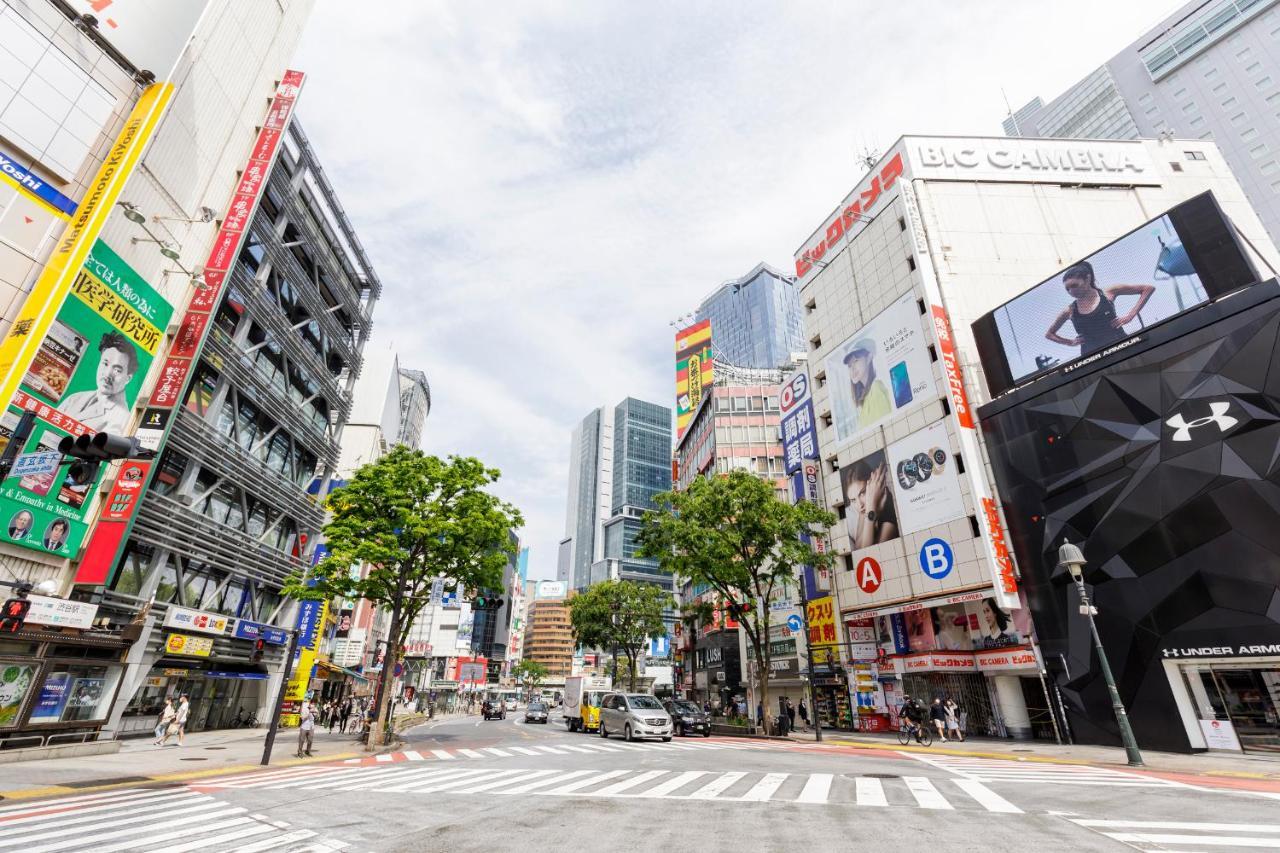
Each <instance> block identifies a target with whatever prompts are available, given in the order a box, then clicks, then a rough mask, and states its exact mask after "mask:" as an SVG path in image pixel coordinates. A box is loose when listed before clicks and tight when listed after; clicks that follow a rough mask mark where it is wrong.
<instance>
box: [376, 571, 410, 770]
mask: <svg viewBox="0 0 1280 853" xmlns="http://www.w3.org/2000/svg"><path fill="white" fill-rule="evenodd" d="M396 593H397V595H396V598H395V600H394V601H393V602H392V603H391V629H390V630H389V631H388V632H387V651H386V654H384V655H383V657H382V672H380V673H379V674H378V675H379V678H378V715H377V718H376V719H375V720H374V727H373V729H372V731H370V732H369V742H368V744H367V747H368V748H369V749H370V750H372V749H376V748H377V747H379V746H382V744H383V743H384V742H385V738H384V736H383V735H384V731H385V729H386V727H387V721H388V720H389V719H390V717H391V698H392V697H391V681H392V678H393V677H394V673H395V667H396V663H397V662H398V659H399V657H400V611H401V609H402V608H403V607H404V587H403V585H401V586H400V587H399V588H397V590H396Z"/></svg>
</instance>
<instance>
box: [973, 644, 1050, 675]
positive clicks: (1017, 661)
mask: <svg viewBox="0 0 1280 853" xmlns="http://www.w3.org/2000/svg"><path fill="white" fill-rule="evenodd" d="M973 657H974V660H975V661H977V664H978V669H980V670H982V671H983V672H1008V671H1010V670H1017V669H1038V668H1039V666H1038V664H1037V663H1036V653H1035V652H1034V651H1033V650H1032V648H1031V647H1030V646H1012V647H1010V648H1007V649H987V650H985V651H981V652H974V653H973Z"/></svg>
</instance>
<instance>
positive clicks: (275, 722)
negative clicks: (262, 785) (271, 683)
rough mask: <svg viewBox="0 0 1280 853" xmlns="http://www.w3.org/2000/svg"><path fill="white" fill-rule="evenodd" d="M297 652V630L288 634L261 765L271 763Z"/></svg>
mask: <svg viewBox="0 0 1280 853" xmlns="http://www.w3.org/2000/svg"><path fill="white" fill-rule="evenodd" d="M297 651H298V629H297V628H294V629H293V630H292V631H290V632H289V651H287V652H286V653H285V656H284V676H283V677H282V678H281V679H280V690H279V691H278V692H277V693H276V701H275V705H273V706H272V708H271V726H270V728H268V729H267V739H266V741H265V742H264V743H263V744H262V764H263V766H264V767H265V766H266V765H268V764H270V763H271V749H272V747H274V746H275V745H276V731H277V729H279V728H280V714H281V712H282V711H283V709H284V694H285V691H287V690H288V689H289V671H290V670H291V669H293V656H294V654H295V653H296V652H297Z"/></svg>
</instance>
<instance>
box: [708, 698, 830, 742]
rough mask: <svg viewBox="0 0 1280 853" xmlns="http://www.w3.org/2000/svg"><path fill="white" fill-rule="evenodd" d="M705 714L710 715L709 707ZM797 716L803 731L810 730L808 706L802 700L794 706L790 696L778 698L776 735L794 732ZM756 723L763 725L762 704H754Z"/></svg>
mask: <svg viewBox="0 0 1280 853" xmlns="http://www.w3.org/2000/svg"><path fill="white" fill-rule="evenodd" d="M707 713H708V714H709V713H711V710H710V707H709V706H708V708H707ZM797 715H799V717H800V723H801V724H802V725H803V726H804V730H805V731H808V730H809V729H810V725H809V706H808V705H806V704H805V703H804V699H803V698H802V699H801V700H800V704H799V705H796V704H795V703H793V702H792V701H791V697H790V696H779V697H778V733H779V734H781V735H783V736H786V735H788V734H790V733H791V732H794V731H796V730H797V729H796V716H797ZM756 721H757V723H758V724H759V725H760V726H764V725H765V718H764V703H762V702H757V703H756Z"/></svg>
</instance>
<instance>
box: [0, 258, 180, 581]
mask: <svg viewBox="0 0 1280 853" xmlns="http://www.w3.org/2000/svg"><path fill="white" fill-rule="evenodd" d="M172 314H173V309H172V307H171V306H170V305H169V303H167V302H165V301H164V300H163V299H162V298H160V295H159V294H158V293H156V292H155V291H154V290H153V289H152V288H151V286H150V285H149V284H147V282H146V281H144V280H143V279H142V277H141V276H139V275H138V274H137V273H136V272H134V270H133V269H132V268H131V267H129V266H128V265H127V264H126V263H125V262H124V261H123V260H121V259H120V257H119V256H118V255H116V253H115V252H113V251H112V250H111V249H110V247H108V246H107V244H106V243H103V242H102V241H101V240H99V241H98V242H97V243H96V244H95V245H94V246H93V249H92V251H91V252H90V253H89V255H88V256H87V258H86V259H85V263H84V267H83V268H82V269H81V270H80V273H79V275H77V276H76V278H75V281H74V282H73V283H72V285H71V294H70V296H69V297H68V298H67V299H66V301H65V302H64V303H63V305H62V309H61V310H60V311H59V312H58V315H57V317H56V318H55V319H54V320H53V322H52V323H51V324H50V325H49V328H48V332H47V333H46V335H45V337H44V339H43V340H42V341H41V342H40V345H39V346H38V347H37V348H36V350H35V352H34V355H33V357H32V359H31V363H30V365H29V366H28V368H27V370H26V372H25V373H24V375H23V377H22V380H21V383H20V385H19V386H18V391H17V394H16V395H15V397H14V405H12V406H10V407H9V410H8V411H7V412H6V413H5V416H4V418H3V421H2V422H3V423H4V424H5V425H6V426H7V429H6V430H5V431H6V432H9V433H10V434H11V431H12V425H13V424H16V423H17V420H18V418H19V416H20V414H21V412H22V411H23V410H27V411H31V412H34V413H35V414H36V418H37V423H36V426H35V428H34V430H33V431H32V433H31V437H30V438H29V439H28V440H27V442H26V444H25V445H24V447H23V450H24V452H36V451H41V450H56V448H57V446H58V442H60V441H61V440H62V439H63V437H65V436H68V435H70V436H80V435H84V434H86V433H93V432H104V431H105V432H110V433H114V434H116V435H120V434H123V432H124V430H125V428H126V426H127V423H128V419H129V416H130V414H131V413H132V411H133V404H134V401H135V400H136V399H137V397H138V393H139V391H140V390H141V388H142V382H143V380H144V378H145V377H146V375H147V369H148V368H149V367H150V366H151V361H152V359H153V358H154V356H155V354H156V350H158V349H159V347H160V345H161V343H162V342H163V340H164V329H165V327H166V326H167V325H168V322H169V318H170V316H171V315H172ZM5 443H7V439H6V440H5ZM68 471H69V469H68V468H67V467H61V468H57V469H55V470H53V471H50V472H47V473H42V474H34V475H28V476H25V477H20V478H16V480H15V478H9V479H8V480H6V481H5V485H4V487H3V489H0V519H3V520H4V522H5V525H4V531H3V532H4V533H5V534H6V536H7V540H8V541H9V542H11V543H12V544H14V545H20V546H22V547H24V548H32V549H34V550H37V551H44V552H46V553H51V554H58V555H60V556H64V557H65V556H71V555H74V554H75V553H76V551H77V549H78V548H79V547H80V542H81V541H82V540H83V539H84V535H85V530H86V527H87V525H86V522H85V514H86V513H87V512H88V510H89V504H90V503H91V501H90V500H89V499H90V497H91V496H92V495H93V493H94V490H95V487H96V486H97V480H96V479H95V480H94V481H93V482H89V483H84V484H81V485H76V484H74V483H72V482H70V481H69V479H68V476H67V475H68ZM99 476H101V475H99Z"/></svg>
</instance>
